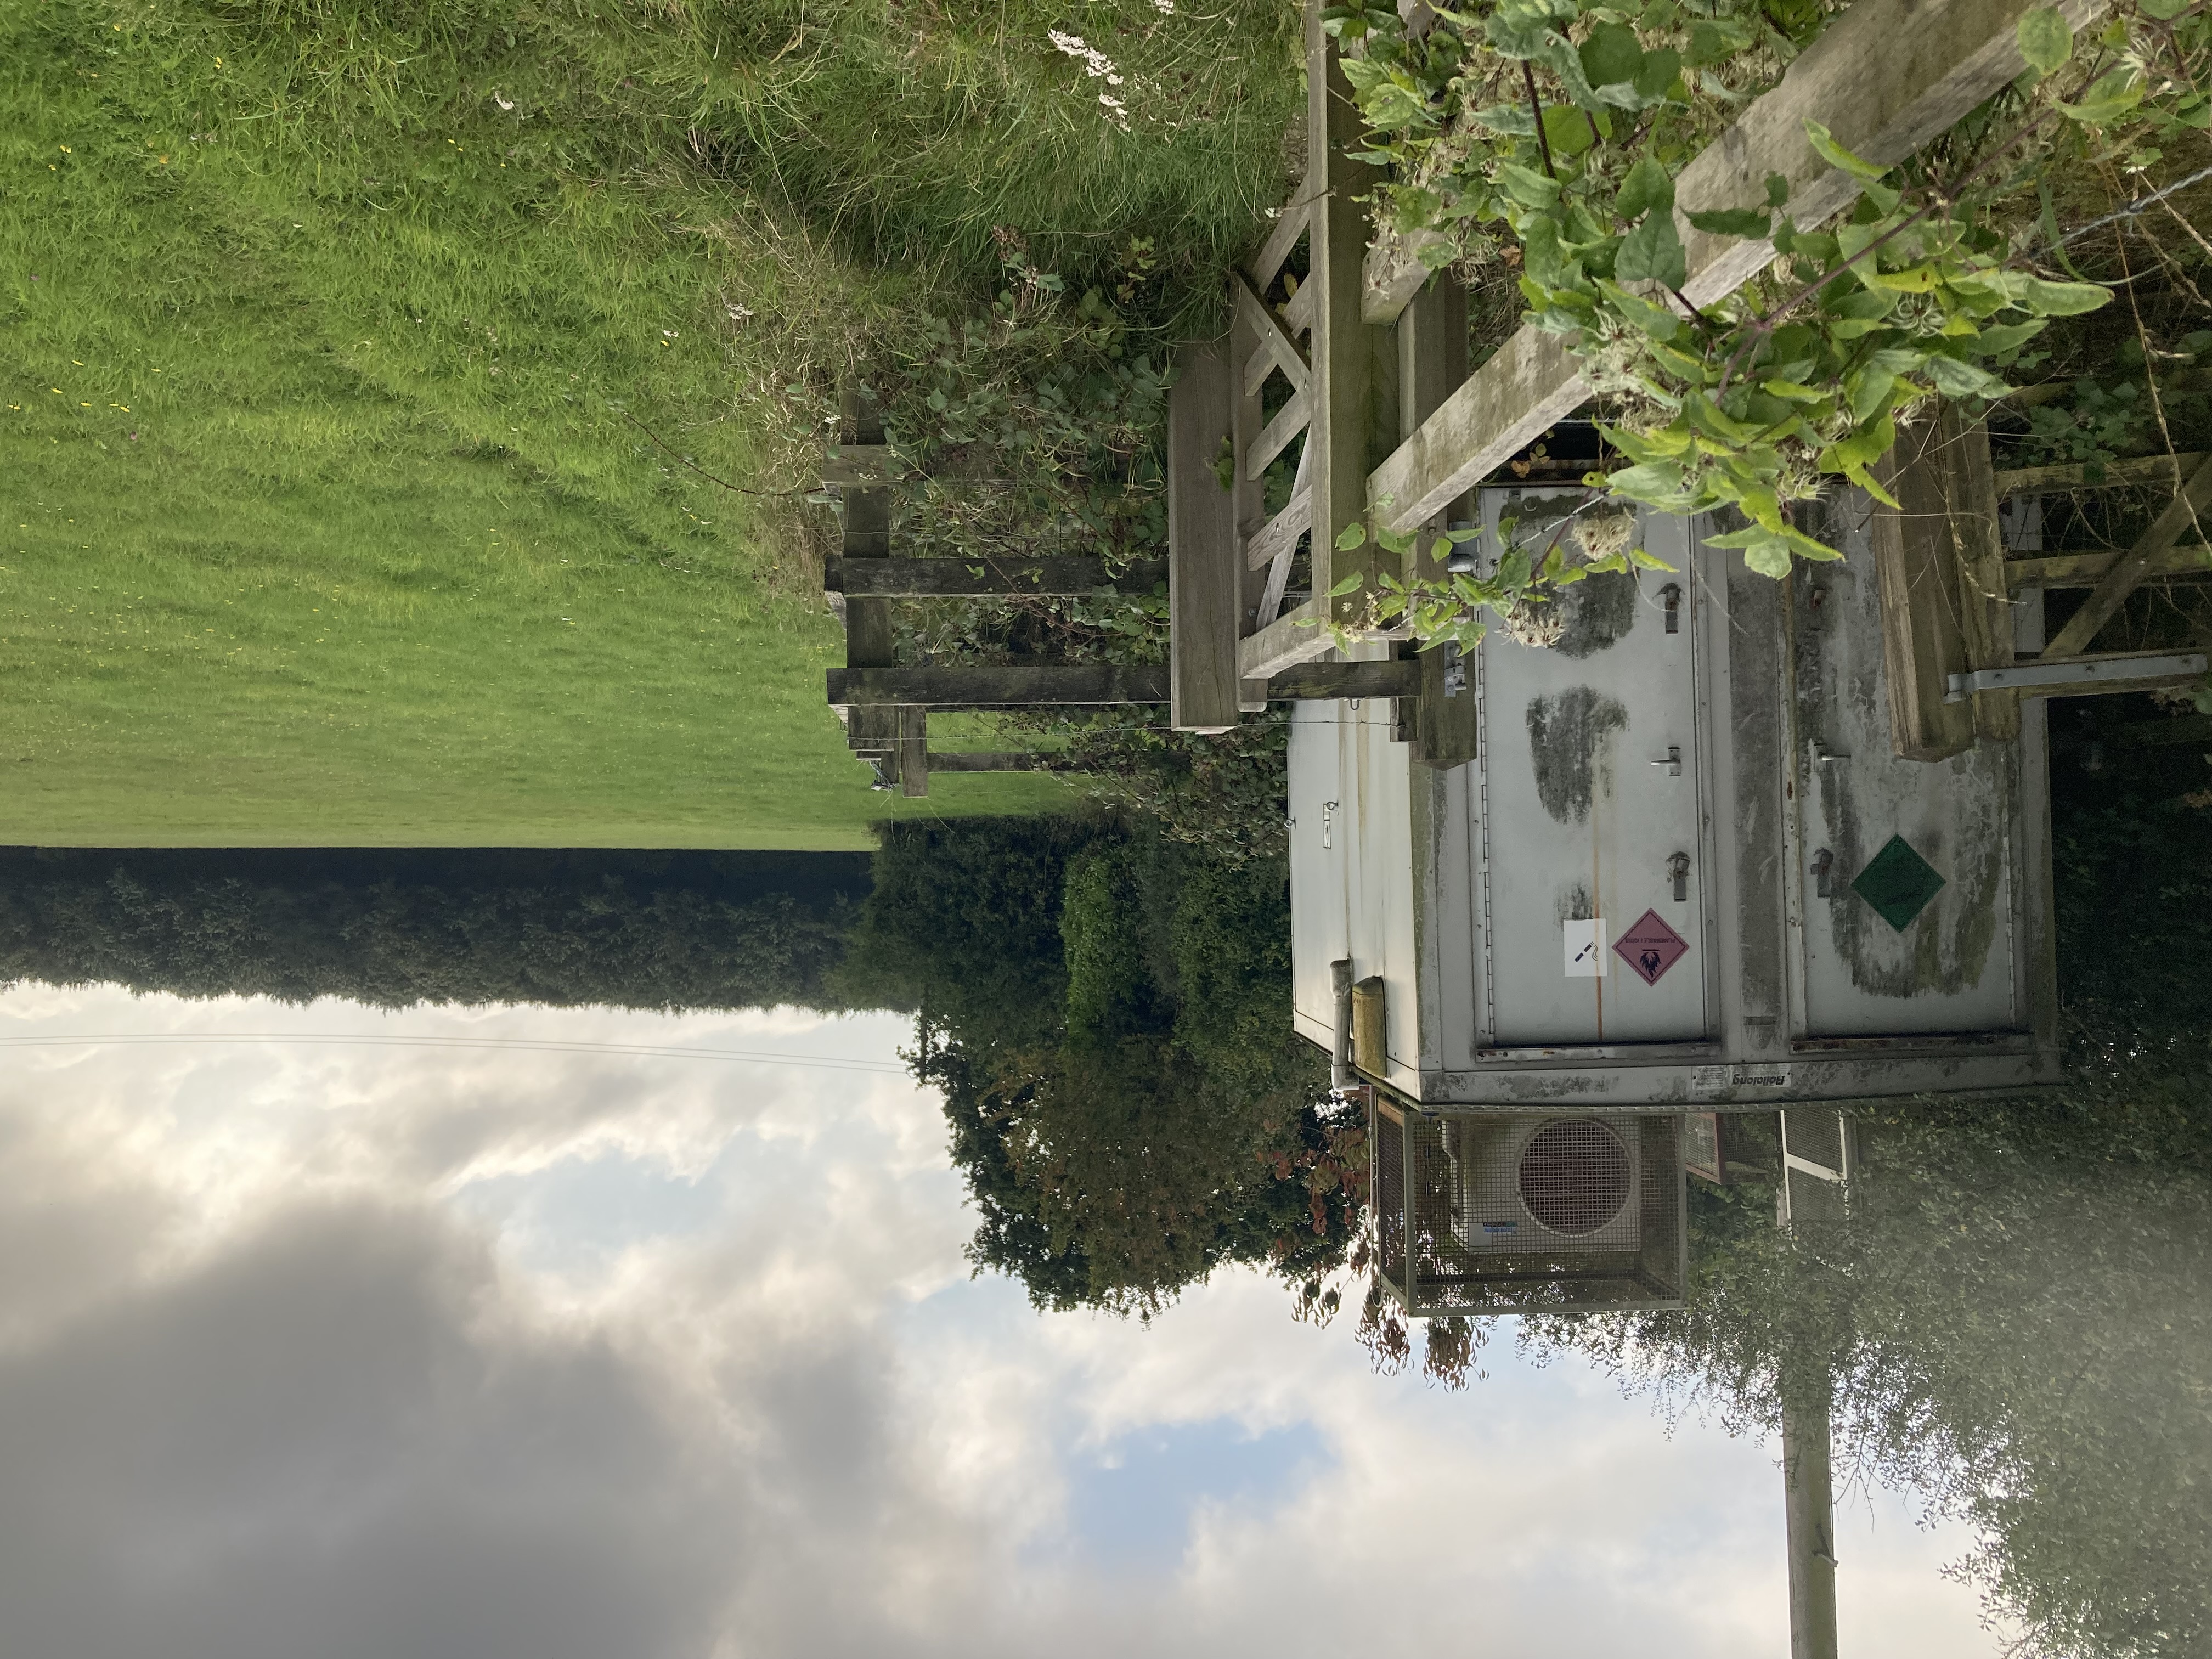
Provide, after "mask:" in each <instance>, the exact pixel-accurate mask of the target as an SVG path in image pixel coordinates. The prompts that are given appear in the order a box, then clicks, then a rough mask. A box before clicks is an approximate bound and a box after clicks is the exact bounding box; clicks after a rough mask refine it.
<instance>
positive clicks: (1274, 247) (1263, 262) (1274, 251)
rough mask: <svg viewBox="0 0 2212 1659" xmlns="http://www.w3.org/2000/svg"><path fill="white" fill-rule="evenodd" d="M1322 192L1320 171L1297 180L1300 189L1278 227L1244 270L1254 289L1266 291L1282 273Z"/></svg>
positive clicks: (1290, 202)
mask: <svg viewBox="0 0 2212 1659" xmlns="http://www.w3.org/2000/svg"><path fill="white" fill-rule="evenodd" d="M1321 189H1322V183H1321V169H1320V168H1318V167H1314V168H1310V169H1309V170H1308V171H1307V173H1306V176H1305V177H1304V178H1303V179H1299V180H1298V186H1297V189H1296V190H1294V191H1291V199H1290V200H1289V201H1288V202H1286V203H1285V204H1283V210H1282V212H1281V214H1280V215H1279V216H1278V217H1277V218H1276V220H1275V228H1273V230H1271V231H1269V232H1268V233H1267V240H1266V241H1265V242H1264V243H1262V244H1261V247H1260V253H1259V257H1258V258H1255V259H1254V260H1253V261H1252V263H1251V264H1249V265H1247V266H1245V267H1244V274H1245V275H1246V276H1249V277H1250V278H1251V279H1252V286H1253V287H1255V288H1256V289H1260V290H1261V292H1262V293H1265V292H1266V291H1267V285H1268V284H1269V283H1272V282H1273V281H1274V280H1275V277H1276V276H1277V274H1278V273H1279V272H1280V271H1281V270H1282V268H1283V265H1284V262H1285V261H1286V260H1287V259H1289V258H1290V257H1291V252H1293V251H1294V250H1295V249H1296V248H1297V245H1298V238H1299V237H1301V236H1303V235H1304V234H1305V233H1306V221H1307V220H1308V219H1309V218H1310V216H1311V215H1312V209H1313V198H1314V197H1316V195H1318V194H1319V193H1320V191H1321Z"/></svg>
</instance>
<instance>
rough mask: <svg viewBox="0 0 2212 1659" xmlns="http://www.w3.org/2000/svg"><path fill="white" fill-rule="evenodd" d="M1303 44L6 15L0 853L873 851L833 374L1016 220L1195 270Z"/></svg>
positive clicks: (81, 4) (1126, 31) (1213, 14)
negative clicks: (179, 849)
mask: <svg viewBox="0 0 2212 1659" xmlns="http://www.w3.org/2000/svg"><path fill="white" fill-rule="evenodd" d="M1291 21H1293V20H1292V13H1291V9H1290V8H1289V7H1288V6H1287V5H1286V4H1281V3H1273V0H1271V3H1267V4H1264V5H1263V4H1260V3H1257V0H1238V3H1231V4H1226V5H1219V4H1217V5H1214V6H1212V7H1210V8H1207V9H1203V10H1201V9H1200V8H1198V7H1196V6H1194V5H1192V6H1182V7H1181V8H1180V9H1178V10H1177V11H1176V12H1175V13H1173V14H1170V13H1168V12H1165V11H1163V10H1161V9H1158V8H1157V7H1156V6H1155V5H1154V4H1153V3H1152V0H1138V3H1128V0H1122V3H1115V4H1110V5H1109V4H1094V5H1087V6H1086V5H1082V4H1071V5H1066V6H1062V7H1048V6H1046V5H1043V4H1042V3H1036V0H1020V3H1015V0H1008V3H1003V4H1000V5H996V6H990V5H985V6H954V5H951V4H949V3H948V4H945V5H942V6H939V5H933V4H929V3H921V0H905V3H899V4H896V5H894V4H892V3H890V0H809V3H807V4H805V6H804V7H802V6H801V5H800V4H799V3H798V0H732V3H728V4H723V5H689V6H687V5H683V4H660V5H639V4H615V3H608V0H576V3H562V4H545V5H541V6H535V7H527V8H517V7H513V6H506V7H494V6H490V5H485V4H477V3H470V0H463V3H444V0H398V3H388V0H387V3H375V4H369V3H357V0H268V3H258V4H246V3H219V0H215V3H197V4H195V3H185V4H176V5H154V4H151V3H145V0H114V3H94V0H57V3H47V4H36V3H32V0H0V388H4V391H0V497H4V500H0V512H4V513H5V521H4V523H0V541H4V545H0V671H4V673H5V677H6V678H5V684H6V687H7V690H5V692H0V695H4V696H6V697H7V698H8V700H9V708H10V713H11V718H12V720H13V729H14V733H15V736H16V737H17V738H18V739H19V741H18V743H17V744H16V747H17V749H18V750H19V751H20V753H19V754H18V755H17V756H15V757H10V759H9V762H8V764H9V768H10V771H9V781H10V782H11V785H12V786H14V787H12V788H11V790H10V791H9V796H8V799H7V804H6V805H5V807H4V808H0V838H4V839H12V840H18V841H39V840H51V841H61V842H70V841H75V842H82V841H112V842H148V841H176V842H205V841H210V840H213V841H229V842H239V843H246V844H250V843H252V842H258V841H271V842H318V841H319V842H330V841H331V840H333V839H336V840H353V841H375V842H389V841H393V840H403V841H404V840H418V841H429V842H436V841H441V840H451V841H455V842H483V841H486V840H492V841H500V840H507V841H527V842H541V843H542V842H574V843H577V844H586V843H600V844H604V843H605V842H610V841H612V842H623V841H629V842H633V843H635V842H640V841H661V842H670V843H684V844H725V845H746V844H756V845H757V844H763V842H767V843H770V844H786V845H793V846H802V845H821V844H833V845H834V844H844V845H849V844H853V842H854V838H855V837H857V836H859V835H860V832H861V826H862V825H863V824H864V823H865V822H866V820H867V819H868V818H869V817H873V816H878V815H879V814H881V813H882V812H883V811H885V810H886V808H887V805H888V803H887V802H886V799H885V798H884V797H883V796H880V795H876V796H871V795H869V794H868V793H867V792H866V787H865V778H866V773H865V771H864V770H863V769H860V768H858V767H857V765H856V763H854V762H853V761H852V760H851V759H850V758H849V757H848V755H847V754H846V752H845V749H844V744H843V741H842V732H840V731H839V730H838V728H837V726H836V722H835V720H834V719H833V718H832V717H831V715H830V714H829V710H828V709H827V708H825V707H824V706H823V702H822V698H821V681H820V678H819V676H820V671H821V669H822V668H823V666H824V665H827V664H828V663H829V662H830V661H832V660H834V659H835V657H836V641H837V636H836V627H835V623H833V622H832V621H831V620H830V619H829V617H828V616H827V614H826V613H825V612H824V611H823V607H822V602H821V599H820V595H819V592H818V588H817V586H816V584H815V580H814V572H813V570H812V568H811V562H810V560H809V558H808V556H807V555H806V550H805V546H804V544H803V538H802V536H801V533H800V528H799V520H798V518H797V516H796V514H795V513H794V512H793V505H794V502H795V501H796V498H797V494H798V493H799V492H801V491H803V490H804V489H805V488H806V487H807V485H808V483H809V482H810V477H811V474H810V469H811V465H812V457H813V455H814V454H815V453H817V446H818V442H819V440H820V436H821V431H822V422H823V417H824V414H825V411H826V410H827V409H828V407H829V387H830V386H831V384H832V383H833V380H834V376H835V374H836V373H837V372H838V371H840V370H842V368H845V367H846V366H847V365H848V364H851V363H854V362H859V361H861V360H863V359H865V358H866V357H868V356H871V355H872V354H874V353H878V352H879V351H880V350H881V349H882V348H883V345H884V342H886V341H887V340H890V339H892V338H894V337H898V336H900V335H901V333H902V331H907V330H908V329H910V328H911V327H912V326H913V319H915V317H916V316H918V315H919V314H920V313H921V312H923V311H931V312H937V313H943V312H946V311H951V310H956V309H957V308H958V307H960V306H961V305H963V304H964V303H969V302H972V301H974V299H975V297H976V296H977V295H981V294H982V293H984V292H986V291H987V287H988V284H989V283H990V282H991V281H992V280H993V278H994V276H995V274H996V270H997V262H996V258H995V257H994V252H993V243H992V237H991V231H992V228H993V227H994V225H998V224H1006V225H1009V226H1011V227H1012V228H1015V229H1017V230H1018V231H1021V232H1023V233H1024V234H1027V235H1028V236H1029V237H1030V242H1031V245H1032V246H1033V247H1035V248H1036V249H1037V250H1038V257H1039V258H1040V259H1041V260H1050V261H1053V262H1055V263H1059V264H1064V265H1065V266H1066V268H1067V269H1068V270H1070V272H1071V274H1072V275H1073V276H1074V277H1076V278H1077V279H1080V278H1081V276H1082V275H1083V270H1084V266H1085V262H1089V263H1090V264H1093V265H1098V264H1105V263H1110V262H1111V261H1112V260H1113V259H1115V258H1120V257H1122V254H1123V253H1124V252H1126V248H1127V243H1128V240H1129V239H1130V238H1131V237H1133V236H1142V237H1146V238H1149V239H1151V240H1152V247H1153V256H1154V257H1155V258H1158V260H1159V261H1160V263H1161V264H1162V265H1163V266H1166V267H1170V268H1171V269H1172V270H1174V271H1176V272H1178V273H1180V276H1179V277H1178V278H1177V280H1176V281H1173V282H1170V283H1167V284H1164V285H1163V286H1161V287H1160V288H1158V289H1156V290H1155V291H1154V295H1153V299H1154V302H1155V304H1156V308H1157V309H1158V310H1159V311H1160V312H1161V313H1163V318H1162V320H1164V316H1165V314H1166V313H1172V312H1173V311H1174V310H1175V309H1176V308H1177V307H1182V306H1184V305H1186V304H1188V303H1192V302H1193V301H1192V300H1191V296H1193V295H1208V294H1210V293H1211V292H1212V290H1213V289H1215V288H1216V287H1217V286H1218V267H1219V262H1220V261H1221V259H1222V258H1225V256H1226V252H1227V251H1229V250H1231V249H1233V248H1235V247H1237V246H1239V245H1240V244H1241V243H1242V242H1243V241H1245V240H1249V237H1250V236H1251V235H1252V234H1254V232H1255V228H1256V227H1257V225H1258V223H1259V222H1260V217H1259V208H1260V205H1261V204H1264V203H1267V202H1268V201H1270V200H1271V199H1273V198H1275V197H1277V196H1278V195H1279V191H1280V189H1281V188H1282V179H1283V173H1284V160H1283V157H1282V155H1281V154H1280V148H1281V136H1282V133H1283V131H1284V130H1285V125H1286V122H1287V120H1288V117H1289V115H1290V114H1291V112H1292V111H1293V109H1294V106H1295V102H1296V95H1297V94H1296V66H1295V63H1294V61H1293V59H1292V57H1291V53H1290V52H1289V50H1288V44H1289V40H1290V32H1291ZM1054 29H1058V30H1060V31H1061V32H1063V33H1066V34H1069V35H1080V36H1082V38H1083V39H1084V40H1085V41H1086V42H1087V43H1090V44H1091V45H1093V46H1097V48H1098V49H1099V50H1100V51H1102V52H1105V53H1107V54H1108V55H1109V57H1110V58H1111V59H1112V61H1113V63H1114V64H1115V70H1114V71H1113V72H1114V73H1115V75H1118V76H1121V85H1120V86H1119V87H1118V88H1115V89H1114V90H1113V92H1112V94H1110V95H1114V96H1117V97H1120V98H1121V100H1122V101H1123V102H1124V103H1125V104H1126V105H1127V121H1128V130H1127V131H1122V130H1121V125H1120V124H1119V122H1118V121H1117V120H1116V119H1115V118H1113V117H1112V115H1111V112H1109V111H1107V110H1105V109H1103V107H1102V106H1100V105H1099V104H1098V102H1097V96H1098V93H1099V92H1100V91H1101V90H1104V89H1106V88H1108V87H1109V84H1110V83H1109V81H1108V79H1107V77H1106V76H1094V75H1092V74H1091V73H1090V72H1089V70H1090V65H1089V64H1088V63H1087V61H1086V60H1085V59H1083V58H1077V57H1072V56H1070V55H1069V54H1068V52H1066V51H1063V50H1061V49H1060V47H1058V46H1054V44H1053V42H1052V40H1050V39H1049V38H1048V31H1050V30H1054ZM710 480H722V481H726V482H727V483H731V484H733V485H735V486H738V490H739V491H740V492H746V493H732V492H731V491H728V490H726V489H723V488H722V487H720V485H719V484H717V483H714V482H711V481H710ZM95 592H97V593H98V594H99V595H100V598H99V599H97V600H95V599H94V598H93V596H94V593H95ZM118 595H127V596H128V599H127V616H126V615H125V609H123V608H119V607H120V606H121V605H122V602H121V601H118V599H117V598H116V596H118ZM332 595H338V596H341V597H340V598H339V599H337V603H338V604H340V605H342V606H343V607H344V612H343V614H344V616H345V617H346V618H347V619H348V626H347V627H346V628H345V629H341V630H339V631H337V632H336V633H332V632H331V624H330V623H329V620H328V619H329V617H330V615H331V612H330V611H329V608H328V605H326V604H325V600H326V599H330V597H331V596H332ZM242 610H243V611H246V612H249V613H250V614H247V615H243V616H241V615H239V614H237V613H239V612H240V611H242ZM234 624H235V626H234ZM356 624H358V625H356ZM210 630H212V631H210ZM126 636H127V638H126ZM216 642H220V643H221V644H222V647H223V651H222V653H212V652H211V651H210V646H211V645H213V644H214V643H216ZM126 644H127V645H129V646H130V647H131V648H129V649H125V645H126ZM219 659H221V660H219ZM249 665H252V672H251V674H249V672H248V669H249ZM253 674H258V675H260V676H261V678H258V679H254V678H252V675H253ZM241 676H245V678H241ZM648 711H650V712H648ZM26 756H27V757H29V758H27V759H26V758H23V757H26ZM155 780H158V784H156V783H155ZM1058 792H1059V786H1056V785H1054V784H1053V783H1051V782H1050V781H1048V780H1043V779H1039V778H1034V777H1026V778H992V777H987V776H986V777H975V778H963V779H958V780H953V781H949V782H948V783H947V784H946V785H945V787H944V788H943V789H942V790H941V791H940V793H939V799H937V800H935V801H933V802H932V803H928V804H926V805H923V806H922V807H921V810H927V811H940V810H947V809H949V810H954V811H957V810H963V809H964V808H966V807H969V806H976V807H997V808H1003V807H1006V806H1012V805H1020V804H1022V803H1024V802H1031V801H1041V800H1044V799H1057V798H1059V795H1058ZM902 810H904V809H902Z"/></svg>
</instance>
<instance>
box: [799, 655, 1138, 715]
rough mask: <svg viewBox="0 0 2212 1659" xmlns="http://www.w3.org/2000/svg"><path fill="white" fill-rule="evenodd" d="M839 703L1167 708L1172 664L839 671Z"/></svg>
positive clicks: (834, 695) (833, 680) (832, 687)
mask: <svg viewBox="0 0 2212 1659" xmlns="http://www.w3.org/2000/svg"><path fill="white" fill-rule="evenodd" d="M828 678H829V701H830V702H832V703H862V704H866V703H888V704H893V705H896V706H897V707H901V708H939V709H945V710H947V711H953V710H962V709H982V708H1088V707H1101V708H1103V707H1106V706H1109V705H1111V704H1115V703H1133V702H1166V701H1167V700H1168V668H1167V665H1166V664H1165V663H1133V664H1127V665H1122V664H1114V663H1048V664H1041V665H1037V666H1035V667H1024V666H1016V665H990V664H972V665H971V664H962V665H958V666H957V667H945V668H833V669H831V670H829V675H828Z"/></svg>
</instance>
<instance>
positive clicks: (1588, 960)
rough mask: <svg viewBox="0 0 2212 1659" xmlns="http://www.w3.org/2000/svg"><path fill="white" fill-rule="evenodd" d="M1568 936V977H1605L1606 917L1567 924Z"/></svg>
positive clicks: (1596, 917)
mask: <svg viewBox="0 0 2212 1659" xmlns="http://www.w3.org/2000/svg"><path fill="white" fill-rule="evenodd" d="M1565 928H1566V936H1567V977H1568V978H1569V979H1603V978H1604V977H1605V918H1604V917H1603V916H1595V917H1593V918H1591V919H1590V920H1589V921H1571V922H1568V923H1566V924H1565Z"/></svg>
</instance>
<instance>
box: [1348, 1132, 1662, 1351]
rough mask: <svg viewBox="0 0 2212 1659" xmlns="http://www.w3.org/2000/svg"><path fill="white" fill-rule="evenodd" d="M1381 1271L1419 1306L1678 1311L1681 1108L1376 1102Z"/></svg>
mask: <svg viewBox="0 0 2212 1659" xmlns="http://www.w3.org/2000/svg"><path fill="white" fill-rule="evenodd" d="M1370 1129H1371V1131H1372V1138H1371V1139H1370V1145H1371V1146H1373V1147H1374V1149H1375V1180H1374V1200H1375V1212H1376V1227H1377V1230H1378V1231H1379V1233H1380V1235H1381V1238H1380V1243H1381V1251H1380V1255H1381V1267H1382V1273H1383V1281H1384V1282H1385V1283H1386V1284H1387V1285H1389V1287H1390V1289H1391V1291H1392V1292H1393V1293H1394V1294H1395V1296H1396V1297H1397V1298H1398V1299H1399V1301H1400V1302H1401V1303H1402V1304H1404V1306H1405V1309H1406V1310H1407V1312H1408V1313H1411V1314H1416V1315H1424V1314H1466V1313H1522V1312H1528V1313H1534V1312H1544V1313H1578V1312H1595V1311H1598V1310H1607V1309H1628V1308H1667V1307H1680V1305H1681V1303H1682V1291H1683V1284H1684V1279H1685V1276H1686V1272H1687V1268H1688V1259H1687V1250H1686V1245H1687V1219H1688V1218H1687V1200H1686V1190H1685V1184H1684V1177H1683V1166H1682V1151H1683V1148H1682V1125H1681V1121H1680V1118H1679V1116H1676V1115H1666V1114H1656V1113H1655V1114H1650V1115H1640V1116H1634V1117H1619V1116H1607V1117H1594V1116H1589V1115H1564V1114H1548V1115H1510V1116H1508V1115H1498V1114H1492V1113H1474V1114H1440V1113H1434V1112H1421V1111H1414V1110H1408V1109H1406V1108H1404V1107H1402V1106H1401V1105H1400V1104H1398V1103H1396V1102H1395V1101H1391V1100H1388V1099H1384V1098H1383V1097H1381V1095H1380V1092H1379V1091H1378V1092H1377V1095H1376V1097H1375V1099H1374V1102H1373V1104H1372V1106H1371V1107H1370Z"/></svg>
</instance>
